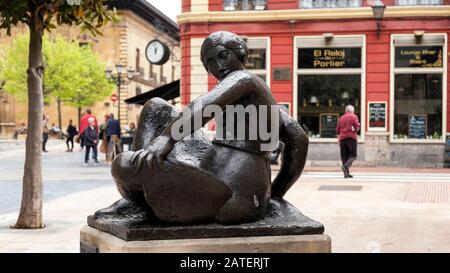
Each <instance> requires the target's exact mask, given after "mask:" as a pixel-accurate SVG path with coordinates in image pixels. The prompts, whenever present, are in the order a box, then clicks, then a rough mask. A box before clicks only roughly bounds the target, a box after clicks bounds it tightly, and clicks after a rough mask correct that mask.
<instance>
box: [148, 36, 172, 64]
mask: <svg viewBox="0 0 450 273" xmlns="http://www.w3.org/2000/svg"><path fill="white" fill-rule="evenodd" d="M145 54H146V56H147V59H148V61H149V62H151V63H152V64H164V63H165V62H167V60H168V59H169V49H168V47H167V46H166V45H165V44H163V43H162V42H161V41H159V40H153V41H151V42H150V43H149V44H148V45H147V48H146V50H145Z"/></svg>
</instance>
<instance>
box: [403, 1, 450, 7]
mask: <svg viewBox="0 0 450 273" xmlns="http://www.w3.org/2000/svg"><path fill="white" fill-rule="evenodd" d="M443 2H444V1H443V0H396V1H395V4H396V5H397V6H434V5H443V4H444V3H443Z"/></svg>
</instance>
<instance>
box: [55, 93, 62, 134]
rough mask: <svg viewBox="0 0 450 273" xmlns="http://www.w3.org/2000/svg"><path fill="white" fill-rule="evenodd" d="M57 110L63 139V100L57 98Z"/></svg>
mask: <svg viewBox="0 0 450 273" xmlns="http://www.w3.org/2000/svg"><path fill="white" fill-rule="evenodd" d="M56 103H57V105H58V106H57V110H58V126H59V129H60V130H61V138H62V111H61V98H56Z"/></svg>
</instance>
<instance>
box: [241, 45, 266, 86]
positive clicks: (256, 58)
mask: <svg viewBox="0 0 450 273" xmlns="http://www.w3.org/2000/svg"><path fill="white" fill-rule="evenodd" d="M246 40H247V47H248V51H249V52H248V57H247V62H246V63H245V68H246V69H247V70H249V71H250V72H252V73H253V74H256V75H257V76H258V77H260V78H261V79H263V80H264V81H265V82H266V83H267V84H269V82H270V81H269V77H268V76H267V75H268V72H267V71H269V69H268V63H269V62H268V59H267V57H268V56H269V53H268V45H269V39H268V38H247V39H246Z"/></svg>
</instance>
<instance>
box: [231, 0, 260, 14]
mask: <svg viewBox="0 0 450 273" xmlns="http://www.w3.org/2000/svg"><path fill="white" fill-rule="evenodd" d="M265 9H267V1H266V0H224V1H223V10H225V11H235V10H265Z"/></svg>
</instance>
